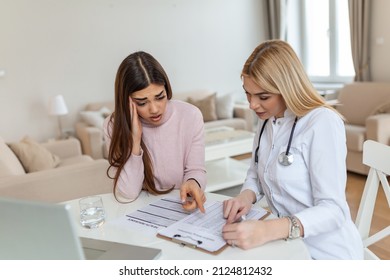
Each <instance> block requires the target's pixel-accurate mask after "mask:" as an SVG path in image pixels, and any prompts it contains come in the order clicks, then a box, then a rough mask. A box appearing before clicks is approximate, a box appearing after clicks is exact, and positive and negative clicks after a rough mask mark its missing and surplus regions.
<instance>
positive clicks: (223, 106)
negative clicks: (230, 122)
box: [217, 94, 234, 119]
mask: <svg viewBox="0 0 390 280" xmlns="http://www.w3.org/2000/svg"><path fill="white" fill-rule="evenodd" d="M233 112H234V96H233V94H225V95H221V96H217V116H218V119H231V118H233Z"/></svg>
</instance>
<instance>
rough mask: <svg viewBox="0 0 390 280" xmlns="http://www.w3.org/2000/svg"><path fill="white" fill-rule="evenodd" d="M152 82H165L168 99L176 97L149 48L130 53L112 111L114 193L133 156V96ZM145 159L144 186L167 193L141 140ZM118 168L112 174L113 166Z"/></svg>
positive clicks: (121, 71)
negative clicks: (156, 178) (156, 179)
mask: <svg viewBox="0 0 390 280" xmlns="http://www.w3.org/2000/svg"><path fill="white" fill-rule="evenodd" d="M150 84H156V85H163V86H164V88H165V91H166V93H167V98H168V100H169V99H171V98H172V89H171V84H170V83H169V79H168V76H167V74H166V73H165V71H164V69H163V67H162V66H161V64H160V63H159V62H158V61H157V60H156V59H155V58H154V57H153V56H152V55H150V54H148V53H146V52H142V51H139V52H135V53H133V54H130V55H129V56H128V57H126V58H125V59H124V60H123V61H122V63H121V64H120V66H119V68H118V71H117V74H116V78H115V112H114V113H113V114H112V115H111V118H110V121H109V126H110V125H111V126H112V130H111V135H110V136H111V145H110V147H109V153H108V162H109V163H110V166H109V168H108V170H107V175H108V176H109V177H110V178H111V179H114V190H113V191H114V195H115V197H116V186H117V182H118V178H119V174H120V173H121V171H122V170H123V167H124V165H125V163H126V162H127V161H128V160H129V158H130V157H131V151H132V149H133V137H132V133H131V117H130V110H129V108H130V103H129V97H130V96H131V95H132V93H134V92H136V91H139V90H142V89H144V88H146V87H148V86H149V85H150ZM141 148H142V150H143V157H142V160H143V163H144V182H143V188H144V189H145V190H147V191H148V192H150V193H152V194H164V193H168V192H169V191H171V189H169V190H166V191H159V190H157V189H156V185H155V182H154V173H153V164H152V160H151V157H150V154H149V151H148V149H147V147H146V145H145V143H144V141H143V140H141ZM112 167H114V168H115V170H116V171H115V174H114V176H113V177H111V175H110V174H109V173H110V169H111V168H112Z"/></svg>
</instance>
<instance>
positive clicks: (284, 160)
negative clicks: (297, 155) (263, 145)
mask: <svg viewBox="0 0 390 280" xmlns="http://www.w3.org/2000/svg"><path fill="white" fill-rule="evenodd" d="M278 161H279V163H280V164H281V165H283V166H289V165H291V164H292V163H293V162H294V156H293V154H286V152H282V153H281V154H280V155H279V157H278Z"/></svg>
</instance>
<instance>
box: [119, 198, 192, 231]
mask: <svg viewBox="0 0 390 280" xmlns="http://www.w3.org/2000/svg"><path fill="white" fill-rule="evenodd" d="M189 214H191V212H188V211H186V210H184V209H183V207H182V203H181V201H180V200H179V199H177V198H174V197H165V198H161V199H159V200H157V201H155V202H152V203H150V204H148V205H146V206H145V207H142V208H140V209H138V210H136V211H134V212H132V213H129V214H127V215H126V220H127V221H128V222H130V224H132V223H134V224H138V225H141V226H144V227H150V228H154V229H157V230H158V229H160V228H166V227H168V226H169V225H171V224H173V223H175V222H177V221H179V220H182V219H183V218H185V217H187V216H188V215H189Z"/></svg>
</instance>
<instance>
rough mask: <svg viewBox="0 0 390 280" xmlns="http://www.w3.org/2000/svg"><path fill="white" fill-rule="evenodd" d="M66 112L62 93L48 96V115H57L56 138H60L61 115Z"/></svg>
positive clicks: (61, 136)
mask: <svg viewBox="0 0 390 280" xmlns="http://www.w3.org/2000/svg"><path fill="white" fill-rule="evenodd" d="M66 114H68V108H67V107H66V104H65V100H64V97H63V96H62V95H60V94H59V95H56V96H53V97H52V98H50V101H49V115H51V116H57V119H58V139H62V138H63V135H62V126H61V116H64V115H66Z"/></svg>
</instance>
